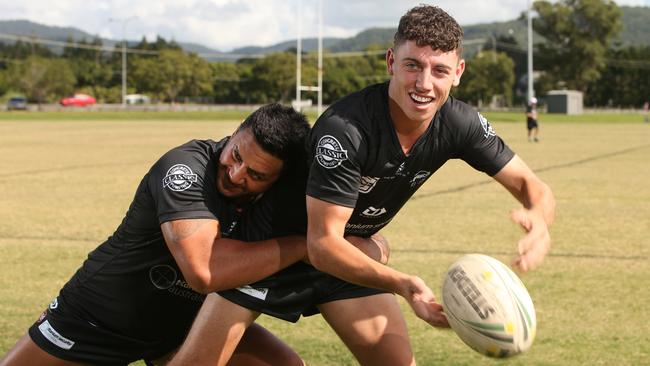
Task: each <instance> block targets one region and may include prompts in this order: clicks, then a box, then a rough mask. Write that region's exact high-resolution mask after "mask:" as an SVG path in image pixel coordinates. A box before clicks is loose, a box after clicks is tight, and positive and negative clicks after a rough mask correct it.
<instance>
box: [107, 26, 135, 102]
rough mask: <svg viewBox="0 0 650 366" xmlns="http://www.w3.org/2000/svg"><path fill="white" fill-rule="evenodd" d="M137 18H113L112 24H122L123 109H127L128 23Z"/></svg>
mask: <svg viewBox="0 0 650 366" xmlns="http://www.w3.org/2000/svg"><path fill="white" fill-rule="evenodd" d="M135 18H137V17H136V16H135V15H134V16H130V17H128V18H123V19H114V18H111V19H109V21H111V22H122V107H126V23H128V22H129V20H133V19H135Z"/></svg>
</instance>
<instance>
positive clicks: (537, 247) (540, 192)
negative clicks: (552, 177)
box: [494, 155, 555, 272]
mask: <svg viewBox="0 0 650 366" xmlns="http://www.w3.org/2000/svg"><path fill="white" fill-rule="evenodd" d="M494 179H496V180H497V181H498V182H499V183H501V184H502V185H503V186H504V187H505V188H506V189H507V190H508V191H510V193H511V194H512V195H513V196H514V197H515V198H517V200H519V202H521V204H522V205H523V208H520V209H516V210H514V211H513V212H512V214H511V218H512V220H513V221H514V222H515V223H517V224H519V225H520V226H521V227H522V229H524V231H525V232H526V235H525V236H524V237H523V238H522V239H521V240H519V242H518V243H517V256H516V257H515V260H514V263H513V265H514V266H515V268H517V269H519V270H521V271H523V272H526V271H528V270H531V269H535V268H536V267H537V266H539V265H540V264H541V263H542V261H543V260H544V257H545V256H546V254H547V253H548V251H549V249H550V246H551V237H550V234H549V230H548V229H549V227H550V226H551V224H552V223H553V221H554V220H555V197H554V196H553V192H552V191H551V188H550V187H549V186H548V185H547V184H546V183H544V182H542V180H541V179H539V177H537V175H536V174H535V173H534V172H533V171H532V170H531V169H530V168H529V167H528V166H527V165H526V163H524V161H523V160H521V158H519V156H516V155H515V157H513V158H512V160H510V162H508V164H506V166H505V167H503V169H501V171H499V173H497V174H496V175H495V176H494Z"/></svg>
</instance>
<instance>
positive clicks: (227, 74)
mask: <svg viewBox="0 0 650 366" xmlns="http://www.w3.org/2000/svg"><path fill="white" fill-rule="evenodd" d="M211 67H212V74H213V80H214V84H213V87H212V89H213V90H214V92H213V96H214V99H215V102H217V103H245V102H247V100H246V92H245V89H244V86H245V85H244V83H245V82H246V80H245V79H244V77H243V71H244V70H243V64H238V63H233V62H213V63H212V64H211Z"/></svg>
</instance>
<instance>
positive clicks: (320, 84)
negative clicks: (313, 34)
mask: <svg viewBox="0 0 650 366" xmlns="http://www.w3.org/2000/svg"><path fill="white" fill-rule="evenodd" d="M322 112H323V0H318V116H320V115H321V113H322Z"/></svg>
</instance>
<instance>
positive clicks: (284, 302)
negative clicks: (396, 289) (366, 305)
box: [218, 262, 386, 323]
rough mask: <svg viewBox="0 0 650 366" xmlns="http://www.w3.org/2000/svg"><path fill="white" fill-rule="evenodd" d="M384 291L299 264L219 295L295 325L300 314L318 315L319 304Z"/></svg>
mask: <svg viewBox="0 0 650 366" xmlns="http://www.w3.org/2000/svg"><path fill="white" fill-rule="evenodd" d="M385 292H386V291H382V290H378V289H374V288H368V287H362V286H358V285H354V284H351V283H348V282H345V281H343V280H341V279H338V278H336V277H334V276H331V275H329V274H326V273H323V272H320V271H318V270H317V269H315V268H314V267H312V266H310V265H307V264H305V263H303V262H299V263H296V264H294V265H293V266H291V267H288V268H286V269H284V270H283V271H280V272H278V273H276V274H274V275H272V276H270V277H267V278H266V279H264V280H262V281H259V282H256V283H254V284H251V285H250V286H243V287H240V288H238V289H234V290H227V291H221V292H218V294H219V295H221V296H222V297H224V298H226V299H228V300H229V301H231V302H233V303H235V304H238V305H240V306H243V307H245V308H247V309H250V310H254V311H258V312H260V313H264V314H267V315H270V316H273V317H276V318H280V319H284V320H287V321H290V322H294V323H295V322H297V321H298V319H300V316H301V315H303V316H310V315H314V314H318V313H319V312H320V311H319V310H318V308H317V305H320V304H324V303H328V302H331V301H336V300H343V299H353V298H358V297H365V296H371V295H377V294H382V293H385Z"/></svg>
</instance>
